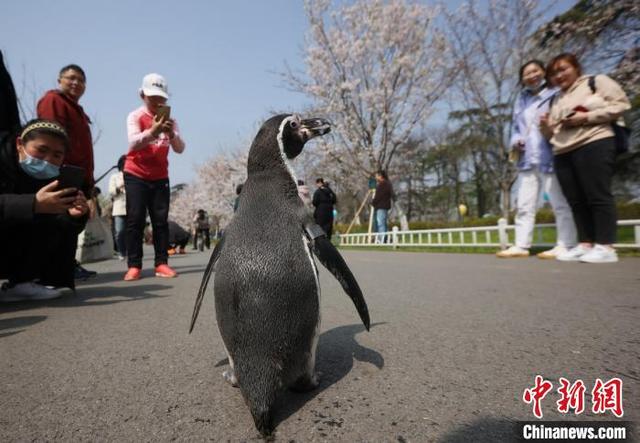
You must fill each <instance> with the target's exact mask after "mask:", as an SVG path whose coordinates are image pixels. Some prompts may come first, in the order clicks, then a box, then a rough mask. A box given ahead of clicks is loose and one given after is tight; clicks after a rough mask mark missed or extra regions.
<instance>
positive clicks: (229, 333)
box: [189, 114, 370, 437]
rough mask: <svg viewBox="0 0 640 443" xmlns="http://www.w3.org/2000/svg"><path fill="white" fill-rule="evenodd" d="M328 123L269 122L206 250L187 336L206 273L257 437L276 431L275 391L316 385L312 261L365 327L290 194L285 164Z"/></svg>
mask: <svg viewBox="0 0 640 443" xmlns="http://www.w3.org/2000/svg"><path fill="white" fill-rule="evenodd" d="M330 130H331V126H330V123H329V122H328V121H326V120H324V119H321V118H312V119H305V120H302V119H300V117H299V116H298V115H295V114H282V115H276V116H274V117H272V118H270V119H268V120H267V121H266V122H264V124H263V125H262V127H261V128H260V130H259V131H258V134H257V135H256V137H255V139H254V141H253V143H252V145H251V148H250V150H249V157H248V163H247V173H248V174H247V181H246V182H245V184H244V187H243V189H242V193H241V194H240V202H239V206H238V209H237V211H236V213H235V215H234V218H233V219H232V220H231V222H230V223H229V225H228V226H227V228H226V229H225V231H224V235H223V237H222V239H221V240H220V241H219V242H218V244H217V245H216V247H215V249H214V250H213V252H212V254H211V257H210V259H209V263H208V265H207V267H206V270H205V272H204V275H203V277H202V282H201V285H200V289H199V291H198V295H197V298H196V303H195V307H194V310H193V315H192V318H191V325H190V328H189V333H191V331H193V327H194V325H195V322H196V319H197V317H198V313H199V311H200V306H201V305H202V300H203V297H204V294H205V291H206V288H207V285H208V283H209V279H210V278H211V277H213V279H214V280H213V290H214V298H215V312H216V319H217V323H218V328H219V330H220V334H221V336H222V339H223V342H224V346H225V351H226V353H227V355H228V357H229V365H230V369H229V370H228V371H225V372H224V373H223V377H224V378H225V380H226V381H227V382H229V383H230V384H231V385H233V386H236V387H239V388H240V391H241V393H242V396H243V397H244V400H245V403H246V404H247V406H248V408H249V410H250V412H251V415H252V417H253V420H254V423H255V426H256V429H257V430H258V431H259V432H260V434H261V435H262V436H263V437H268V436H270V435H271V434H272V433H273V431H274V412H275V411H274V405H275V400H276V397H277V394H278V393H279V392H280V391H281V390H283V389H285V388H289V389H291V390H294V391H301V392H304V391H309V390H312V389H314V388H316V387H317V386H318V377H317V374H316V373H315V358H316V346H317V343H318V335H319V332H320V283H319V280H318V269H317V267H316V263H315V261H314V258H313V255H315V256H316V257H317V258H318V260H319V261H320V262H321V263H322V264H323V265H324V266H325V267H326V268H327V269H328V270H329V271H330V272H331V273H332V274H333V275H334V276H335V278H336V279H337V280H338V281H339V282H340V284H341V285H342V287H343V289H344V291H345V292H346V293H347V295H348V296H349V297H350V298H351V299H352V301H353V303H354V304H355V307H356V310H357V312H358V314H359V315H360V318H361V320H362V322H363V324H364V325H365V327H366V329H367V330H369V324H370V320H369V310H368V307H367V304H366V301H365V299H364V296H363V294H362V291H361V289H360V287H359V285H358V282H357V281H356V279H355V277H354V276H353V274H352V273H351V271H350V270H349V267H348V266H347V264H346V263H345V261H344V259H343V258H342V256H341V255H340V253H339V252H338V251H337V249H336V248H335V247H334V246H333V245H332V244H331V242H330V241H329V239H328V238H327V237H326V235H325V233H324V231H322V228H320V226H318V225H316V224H315V223H314V220H313V216H312V214H311V211H310V210H309V209H308V208H307V207H306V206H305V205H304V203H303V202H302V200H301V199H300V197H299V196H298V189H297V180H296V177H295V175H294V172H293V170H292V169H291V166H290V161H291V160H292V159H294V158H295V157H296V156H298V155H299V154H300V152H302V149H303V147H304V145H305V143H306V142H308V141H309V140H311V139H313V138H315V137H318V136H322V135H324V134H327V133H328V132H329V131H330Z"/></svg>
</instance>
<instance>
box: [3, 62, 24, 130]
mask: <svg viewBox="0 0 640 443" xmlns="http://www.w3.org/2000/svg"><path fill="white" fill-rule="evenodd" d="M19 128H20V117H19V114H18V99H17V97H16V90H15V88H14V87H13V81H12V80H11V76H10V75H9V72H8V71H7V69H6V68H5V67H4V61H3V58H2V52H0V132H4V131H8V132H14V131H15V132H17V131H18V129H19Z"/></svg>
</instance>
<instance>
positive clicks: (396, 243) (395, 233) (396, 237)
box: [392, 226, 398, 249]
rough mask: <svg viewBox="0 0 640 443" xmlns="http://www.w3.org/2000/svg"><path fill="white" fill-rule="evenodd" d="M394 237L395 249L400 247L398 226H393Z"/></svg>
mask: <svg viewBox="0 0 640 443" xmlns="http://www.w3.org/2000/svg"><path fill="white" fill-rule="evenodd" d="M392 238H393V249H398V227H397V226H394V227H393V234H392Z"/></svg>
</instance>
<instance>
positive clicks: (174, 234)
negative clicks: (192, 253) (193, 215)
mask: <svg viewBox="0 0 640 443" xmlns="http://www.w3.org/2000/svg"><path fill="white" fill-rule="evenodd" d="M190 238H191V235H190V234H189V232H187V230H186V229H184V228H183V227H182V226H180V225H179V224H178V223H176V222H174V221H173V220H169V251H168V254H169V255H174V254H176V253H177V254H186V253H187V251H186V250H185V248H186V247H187V243H189V239H190Z"/></svg>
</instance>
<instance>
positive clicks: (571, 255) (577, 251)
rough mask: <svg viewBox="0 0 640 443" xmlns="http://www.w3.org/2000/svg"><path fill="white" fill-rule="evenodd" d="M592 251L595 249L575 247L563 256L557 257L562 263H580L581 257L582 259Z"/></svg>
mask: <svg viewBox="0 0 640 443" xmlns="http://www.w3.org/2000/svg"><path fill="white" fill-rule="evenodd" d="M591 249H593V248H587V247H585V246H582V245H578V246H574V247H573V248H571V249H569V250H568V251H566V252H564V253H562V254H559V255H558V256H557V257H556V260H560V261H579V260H580V257H582V256H583V255H584V254H586V253H587V252H589V251H591Z"/></svg>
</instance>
